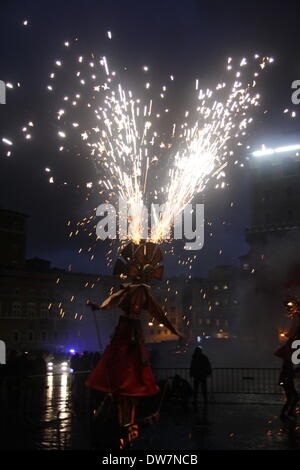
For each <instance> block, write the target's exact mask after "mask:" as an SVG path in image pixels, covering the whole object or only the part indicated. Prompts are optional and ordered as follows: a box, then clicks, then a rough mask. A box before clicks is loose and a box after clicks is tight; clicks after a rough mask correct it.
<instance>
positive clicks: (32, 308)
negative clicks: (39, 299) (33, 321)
mask: <svg viewBox="0 0 300 470" xmlns="http://www.w3.org/2000/svg"><path fill="white" fill-rule="evenodd" d="M35 314H36V305H35V303H34V302H28V304H27V316H28V317H31V318H34V317H35Z"/></svg>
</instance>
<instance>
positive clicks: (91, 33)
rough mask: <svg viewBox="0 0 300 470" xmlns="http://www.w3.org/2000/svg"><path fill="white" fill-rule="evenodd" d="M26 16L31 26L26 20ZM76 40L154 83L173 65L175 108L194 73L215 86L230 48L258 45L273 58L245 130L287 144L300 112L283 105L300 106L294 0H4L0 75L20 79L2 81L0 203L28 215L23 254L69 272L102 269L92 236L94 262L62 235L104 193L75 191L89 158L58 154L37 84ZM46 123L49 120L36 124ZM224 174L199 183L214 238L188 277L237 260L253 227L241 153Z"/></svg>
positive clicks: (255, 140) (47, 105) (232, 52)
mask: <svg viewBox="0 0 300 470" xmlns="http://www.w3.org/2000/svg"><path fill="white" fill-rule="evenodd" d="M25 19H27V20H28V26H27V27H25V26H24V25H22V22H23V20H25ZM108 30H111V31H112V33H113V40H112V41H109V40H108V39H107V36H106V32H107V31H108ZM75 37H78V38H79V42H80V46H79V48H80V51H81V52H82V53H83V54H84V53H87V52H90V51H94V53H95V54H96V55H106V56H107V57H109V59H110V61H111V62H113V63H114V64H117V65H120V66H126V67H128V69H129V70H130V73H131V77H134V76H135V75H138V72H135V71H138V70H141V68H142V66H143V65H145V64H147V65H149V66H150V68H151V73H152V76H151V80H152V81H153V80H154V81H156V82H157V83H163V82H164V80H165V78H166V77H167V76H169V75H170V74H171V73H172V74H174V75H175V77H176V97H174V100H176V103H174V109H177V110H178V112H182V111H183V109H184V101H185V100H186V99H188V96H189V92H190V90H191V88H192V87H193V86H194V81H195V78H199V80H200V82H201V83H203V84H204V86H209V85H210V84H211V86H213V84H215V83H216V82H217V81H218V80H219V78H221V75H220V73H221V71H222V70H223V65H224V63H225V60H226V58H227V57H228V56H232V57H243V56H244V55H245V56H249V55H253V54H254V53H256V52H259V53H262V54H264V55H270V56H273V57H274V58H275V64H274V65H272V69H271V70H270V71H268V72H267V73H266V75H265V78H264V79H263V80H262V83H261V86H260V90H261V92H262V109H267V110H269V112H268V113H267V114H266V115H264V116H260V117H259V118H258V119H257V122H256V124H255V125H254V126H252V127H249V129H248V137H247V139H248V141H249V143H251V145H252V146H253V149H255V148H257V147H258V146H259V145H261V143H266V144H268V143H269V144H270V145H272V144H273V143H277V142H278V143H280V144H289V143H293V142H294V139H295V133H296V132H297V128H298V127H299V120H298V117H297V118H296V119H287V118H285V117H284V116H283V114H282V111H283V109H284V108H286V107H289V109H295V111H298V110H297V106H294V107H293V105H292V104H291V99H290V96H291V82H292V81H293V80H296V79H300V51H299V49H298V50H297V46H298V44H299V15H298V14H297V11H295V4H294V2H288V1H285V2H258V1H252V2H247V3H245V2H230V1H228V2H213V1H209V2H206V1H190V0H186V1H181V2H176V1H174V0H173V1H169V0H167V1H164V0H162V1H156V0H152V1H148V2H147V1H143V2H141V1H121V0H118V1H115V0H112V1H110V2H108V1H106V2H104V1H101V0H98V1H91V0H87V1H85V2H82V1H72V2H71V1H65V2H58V1H51V2H43V1H41V2H34V1H29V2H25V1H23V2H21V1H9V2H5V3H4V5H2V6H1V18H0V59H1V62H0V79H1V80H4V81H6V82H9V81H12V82H14V83H15V82H17V81H19V82H20V83H21V88H20V89H18V90H17V91H15V90H12V91H11V90H8V93H7V104H6V105H0V137H3V136H10V137H12V138H13V140H14V143H15V145H14V147H15V148H14V149H13V155H12V156H11V157H7V156H6V155H5V153H6V151H7V147H5V146H4V145H0V207H2V208H5V209H11V210H15V211H20V212H24V213H26V214H28V215H29V216H30V218H29V220H28V241H27V246H28V257H33V256H38V257H43V258H46V259H49V260H51V261H53V264H54V265H55V266H59V267H65V268H66V267H67V266H68V265H72V269H73V270H76V271H87V272H99V271H100V272H103V271H105V272H109V271H108V270H107V268H105V263H104V252H105V249H106V246H105V244H102V245H101V244H99V248H98V249H97V256H96V257H95V259H94V260H93V261H92V262H90V261H89V257H88V256H87V255H81V256H79V255H76V254H75V252H76V251H77V250H78V249H79V248H80V247H81V246H84V247H87V246H88V240H87V237H86V236H84V235H82V236H80V237H79V238H78V239H70V238H69V237H68V232H69V230H68V228H67V225H66V224H67V221H68V220H71V221H77V220H79V219H80V218H82V217H85V216H89V215H90V214H91V213H92V209H93V208H94V207H95V206H96V205H97V202H98V203H99V202H101V201H97V197H95V196H93V197H92V198H91V199H90V200H89V201H87V200H85V193H84V192H83V191H81V190H77V191H75V190H74V188H73V186H74V185H75V183H76V181H80V179H81V178H82V177H86V178H89V175H90V174H91V172H92V171H93V167H92V164H91V162H90V161H89V160H87V159H85V158H82V157H81V158H72V157H71V156H70V155H69V154H64V155H60V154H58V152H57V146H58V145H57V140H55V139H54V137H52V136H54V135H55V133H56V126H57V123H56V122H55V119H54V117H53V115H54V112H55V109H56V106H55V104H56V103H55V100H54V101H52V104H51V101H49V99H48V95H47V92H46V90H45V85H46V84H47V76H48V74H49V71H51V70H52V68H53V67H52V64H53V63H54V61H55V60H56V59H57V58H59V57H60V56H61V55H62V52H63V47H62V44H63V42H64V41H67V40H71V39H73V38H75ZM139 73H140V72H139ZM132 80H134V78H132ZM299 111H300V110H299ZM299 111H298V113H299ZM31 119H32V120H33V121H34V122H35V124H36V127H35V129H34V132H33V139H32V141H31V142H25V141H24V139H22V137H21V132H20V128H21V127H22V125H23V123H24V122H25V121H28V120H31ZM45 121H47V122H48V124H47V126H44V125H43V126H42V125H40V128H39V123H42V122H45ZM15 135H17V136H18V137H16V138H15ZM244 157H246V155H244ZM47 166H50V167H53V168H55V169H56V171H57V172H58V174H59V178H61V181H63V180H64V179H68V181H70V180H71V181H72V182H73V183H74V185H73V186H72V185H69V186H63V185H59V184H57V185H50V184H48V181H47V178H46V176H45V172H44V168H45V167H47ZM59 178H58V180H59ZM227 180H228V182H229V183H230V187H229V188H228V189H226V190H224V191H222V192H221V191H216V190H214V189H213V185H212V186H211V187H210V186H209V187H208V189H207V191H206V192H205V195H204V201H205V211H206V217H207V220H212V221H213V222H214V226H213V231H214V236H213V237H212V238H210V237H208V234H207V236H206V240H205V246H204V248H203V250H201V251H199V252H197V256H198V258H197V261H196V262H195V263H194V266H193V271H192V273H193V275H194V276H199V275H203V274H205V273H206V272H207V270H208V269H210V268H212V267H214V266H215V265H217V264H227V263H235V264H237V263H238V256H240V255H242V254H245V253H246V252H247V244H246V242H245V241H244V229H245V227H246V226H248V225H249V224H250V216H249V213H250V211H249V206H250V197H249V194H250V183H251V181H250V176H249V169H248V166H247V160H245V167H244V168H239V169H236V168H235V169H229V170H228V178H227ZM231 201H233V202H234V207H233V208H230V207H229V205H230V202H231ZM223 222H226V223H225V224H223ZM220 249H222V250H223V254H222V255H219V254H218V253H219V250H220ZM166 266H167V275H168V274H171V273H172V274H176V272H177V273H179V272H180V271H179V270H177V271H176V270H174V267H175V266H176V264H175V260H174V259H172V257H171V256H169V257H167V259H166ZM181 272H183V273H184V274H186V273H187V271H181Z"/></svg>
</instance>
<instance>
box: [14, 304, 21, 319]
mask: <svg viewBox="0 0 300 470" xmlns="http://www.w3.org/2000/svg"><path fill="white" fill-rule="evenodd" d="M21 315H22V304H21V302H17V301H15V302H13V303H12V317H13V318H20V317H21Z"/></svg>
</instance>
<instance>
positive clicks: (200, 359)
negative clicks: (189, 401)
mask: <svg viewBox="0 0 300 470" xmlns="http://www.w3.org/2000/svg"><path fill="white" fill-rule="evenodd" d="M211 373H212V369H211V365H210V362H209V360H208V358H207V357H206V356H205V354H203V352H202V349H201V348H200V346H197V348H196V349H195V351H194V353H193V357H192V362H191V367H190V375H191V377H193V379H194V384H193V385H194V405H195V406H197V396H198V390H199V384H200V385H201V392H202V396H203V400H204V403H205V404H207V378H208V377H209V376H210V375H211Z"/></svg>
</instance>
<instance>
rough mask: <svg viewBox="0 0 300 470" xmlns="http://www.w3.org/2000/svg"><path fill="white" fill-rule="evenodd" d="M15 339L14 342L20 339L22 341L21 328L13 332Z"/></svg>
mask: <svg viewBox="0 0 300 470" xmlns="http://www.w3.org/2000/svg"><path fill="white" fill-rule="evenodd" d="M13 341H14V343H19V341H20V332H19V330H14V332H13Z"/></svg>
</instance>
